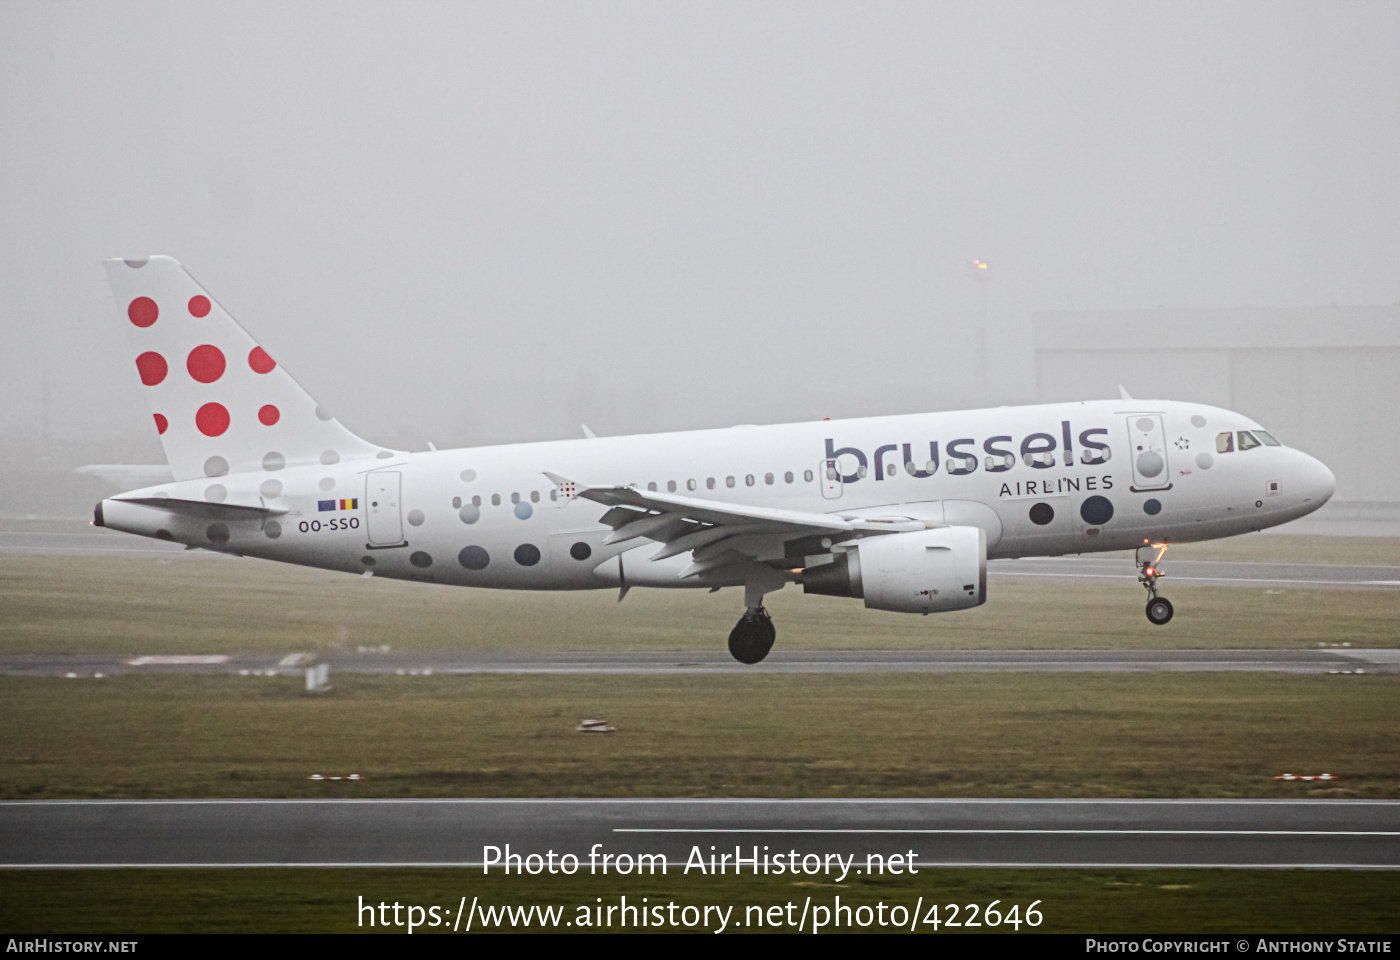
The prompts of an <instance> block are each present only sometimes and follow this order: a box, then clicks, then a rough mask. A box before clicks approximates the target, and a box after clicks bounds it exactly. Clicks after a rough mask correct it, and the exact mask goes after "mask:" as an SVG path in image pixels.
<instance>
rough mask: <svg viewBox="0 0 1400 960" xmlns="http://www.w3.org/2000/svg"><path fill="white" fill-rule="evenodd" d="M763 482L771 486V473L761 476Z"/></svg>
mask: <svg viewBox="0 0 1400 960" xmlns="http://www.w3.org/2000/svg"><path fill="white" fill-rule="evenodd" d="M763 482H764V483H766V484H768V486H770V487H771V486H772V485H773V475H772V474H771V473H765V474H764V475H763Z"/></svg>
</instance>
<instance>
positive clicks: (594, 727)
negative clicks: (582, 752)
mask: <svg viewBox="0 0 1400 960" xmlns="http://www.w3.org/2000/svg"><path fill="white" fill-rule="evenodd" d="M574 729H575V730H577V731H578V732H579V733H612V732H614V731H615V730H617V728H616V727H614V726H613V725H612V724H610V723H608V721H606V720H580V721H579V725H578V726H577V727H575V728H574Z"/></svg>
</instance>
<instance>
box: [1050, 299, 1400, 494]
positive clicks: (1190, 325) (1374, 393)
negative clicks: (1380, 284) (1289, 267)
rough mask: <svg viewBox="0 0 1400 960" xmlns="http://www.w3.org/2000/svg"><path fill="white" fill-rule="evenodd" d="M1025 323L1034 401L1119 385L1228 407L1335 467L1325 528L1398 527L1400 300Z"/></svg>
mask: <svg viewBox="0 0 1400 960" xmlns="http://www.w3.org/2000/svg"><path fill="white" fill-rule="evenodd" d="M1031 323H1032V328H1033V330H1034V339H1033V349H1034V369H1035V389H1036V397H1037V399H1038V400H1039V401H1040V402H1042V403H1051V402H1056V401H1062V400H1075V399H1082V398H1083V397H1086V396H1114V395H1116V393H1117V392H1118V386H1119V384H1121V385H1123V386H1124V387H1125V388H1126V389H1127V390H1128V392H1129V393H1131V394H1132V395H1133V396H1134V397H1166V398H1170V399H1173V400H1195V401H1199V402H1201V403H1208V404H1212V405H1214V406H1219V407H1225V408H1226V409H1229V410H1237V411H1239V412H1240V413H1243V414H1245V415H1246V416H1250V417H1253V418H1254V419H1255V420H1257V421H1258V422H1259V423H1261V424H1263V425H1264V426H1265V428H1266V429H1268V430H1269V431H1270V432H1272V433H1273V434H1274V435H1275V436H1277V437H1278V438H1279V439H1281V440H1282V441H1283V442H1284V443H1286V444H1288V445H1289V446H1293V447H1297V448H1299V449H1300V450H1304V451H1306V452H1307V453H1310V454H1312V455H1313V456H1315V457H1317V458H1318V459H1319V460H1321V461H1322V462H1323V463H1325V464H1327V465H1328V466H1329V467H1331V468H1332V472H1333V473H1334V474H1336V477H1337V493H1336V495H1335V496H1334V497H1333V499H1332V502H1331V503H1329V504H1328V505H1327V506H1326V507H1324V508H1323V510H1322V513H1326V514H1328V515H1329V518H1330V519H1333V520H1359V521H1366V520H1387V521H1397V520H1400V444H1397V443H1396V442H1395V436H1396V410H1397V409H1400V302H1398V303H1394V304H1391V305H1389V306H1337V305H1330V306H1321V307H1278V308H1275V307H1249V306H1245V307H1236V308H1230V309H1180V308H1168V307H1157V308H1155V309H1146V310H1132V309H1115V310H1046V311H1038V312H1035V313H1033V314H1032V315H1031ZM1319 516H1321V514H1319Z"/></svg>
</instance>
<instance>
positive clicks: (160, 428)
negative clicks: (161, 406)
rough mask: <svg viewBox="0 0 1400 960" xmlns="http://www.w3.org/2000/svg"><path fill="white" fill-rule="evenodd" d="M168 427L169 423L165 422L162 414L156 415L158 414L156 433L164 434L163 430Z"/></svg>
mask: <svg viewBox="0 0 1400 960" xmlns="http://www.w3.org/2000/svg"><path fill="white" fill-rule="evenodd" d="M168 426H170V421H169V420H167V419H165V414H163V413H158V414H156V432H157V433H164V432H165V428H166V427H168Z"/></svg>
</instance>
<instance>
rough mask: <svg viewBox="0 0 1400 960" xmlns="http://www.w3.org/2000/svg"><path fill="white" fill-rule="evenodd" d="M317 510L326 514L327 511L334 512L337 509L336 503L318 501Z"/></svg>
mask: <svg viewBox="0 0 1400 960" xmlns="http://www.w3.org/2000/svg"><path fill="white" fill-rule="evenodd" d="M316 509H317V510H318V511H320V512H321V513H325V512H326V511H327V510H334V509H335V501H334V500H317V501H316Z"/></svg>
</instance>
